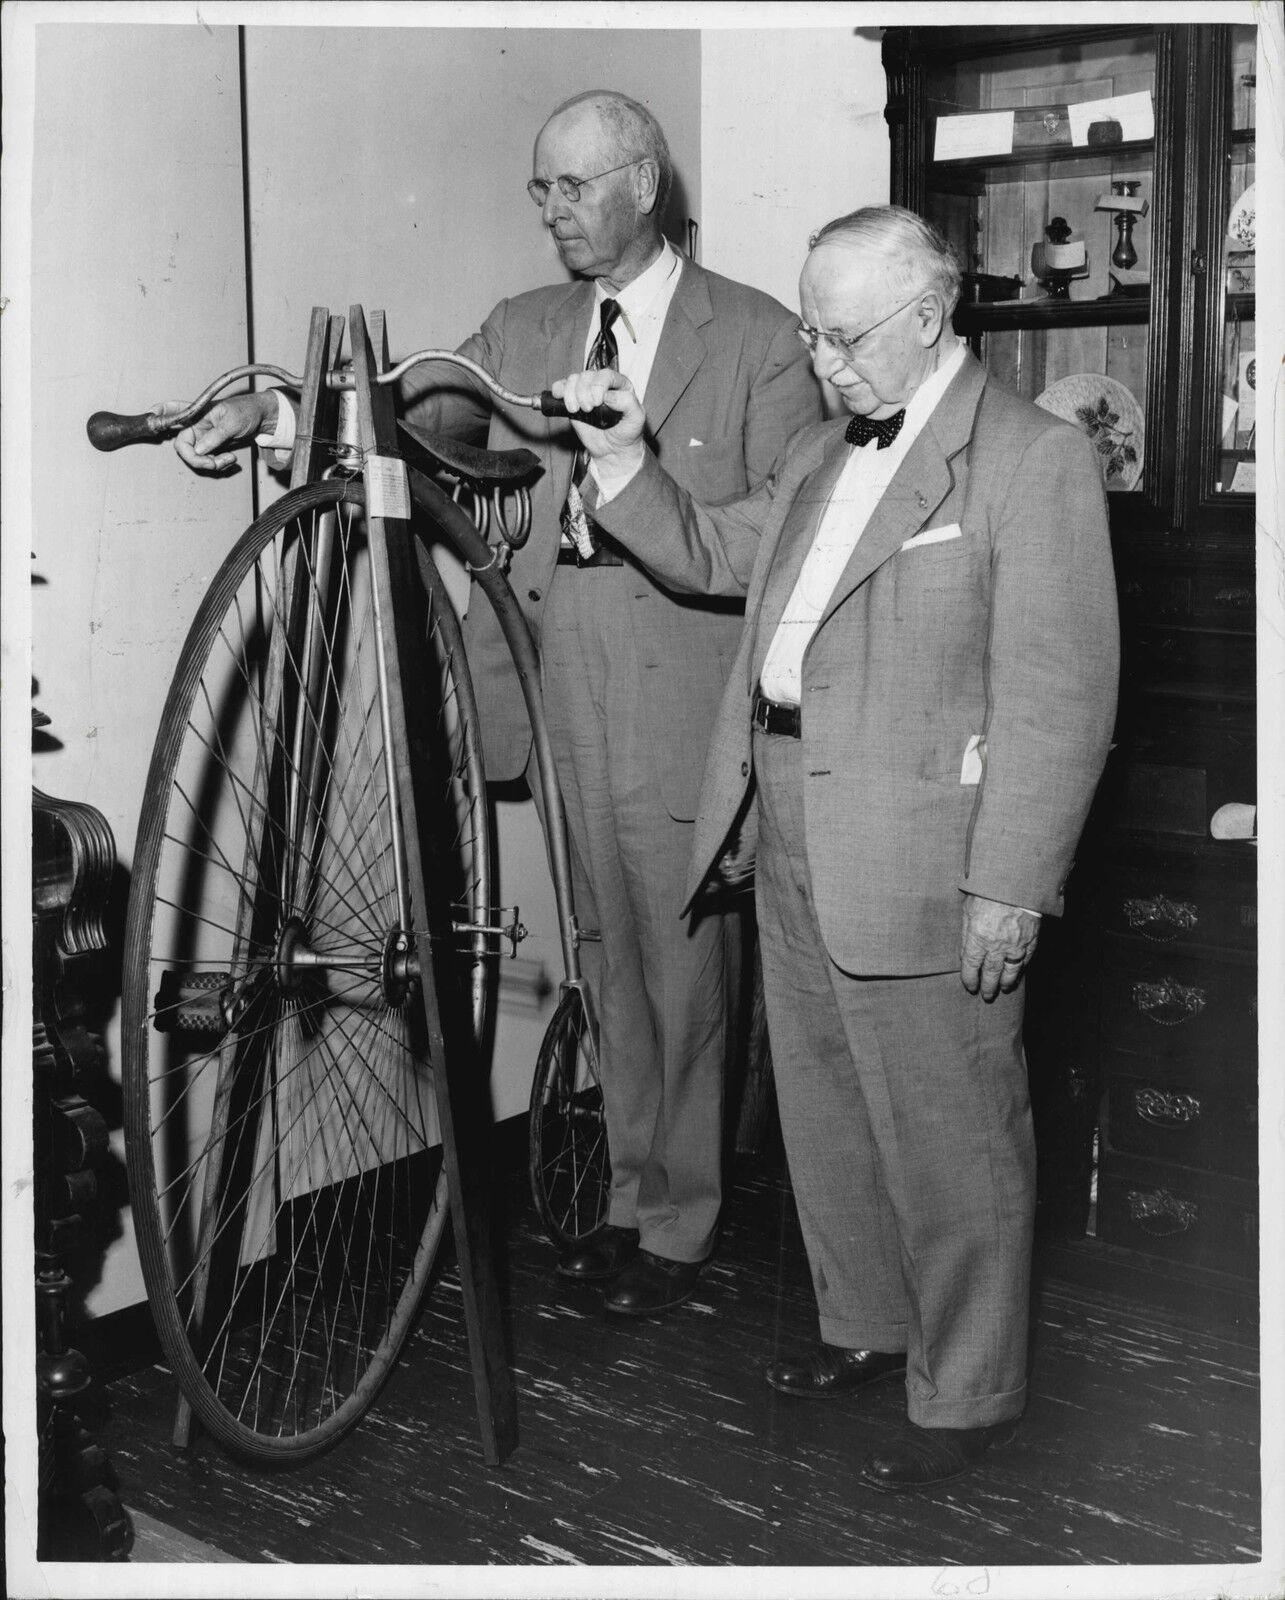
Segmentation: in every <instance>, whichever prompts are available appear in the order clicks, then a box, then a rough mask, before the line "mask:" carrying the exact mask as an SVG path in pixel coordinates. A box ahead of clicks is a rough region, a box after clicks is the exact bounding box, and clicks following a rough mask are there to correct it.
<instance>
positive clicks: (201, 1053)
mask: <svg viewBox="0 0 1285 1600" xmlns="http://www.w3.org/2000/svg"><path fill="white" fill-rule="evenodd" d="M342 334H343V319H342V318H338V317H336V318H331V317H330V316H329V315H328V313H327V312H326V311H324V310H321V309H318V310H316V311H314V313H313V317H312V324H311V328H310V334H309V344H308V356H307V364H306V368H305V372H304V374H303V376H302V378H297V377H294V376H293V375H292V374H290V373H288V372H286V371H283V370H282V369H281V368H279V367H273V366H268V365H252V366H243V367H239V368H236V369H234V370H233V371H231V372H228V373H225V374H224V375H223V376H222V377H220V378H218V379H216V380H215V382H214V383H212V384H211V385H210V386H209V387H208V388H207V389H206V390H205V391H204V393H203V394H201V395H200V396H199V397H198V398H197V399H196V400H195V401H193V402H192V404H191V405H190V406H188V407H186V408H185V409H184V410H183V412H182V413H180V414H177V415H171V416H168V417H166V418H162V417H160V416H159V415H157V414H154V413H151V414H145V415H142V416H137V417H119V416H115V415H113V414H110V413H104V412H100V413H98V414H96V415H95V416H94V417H93V418H91V419H90V422H89V435H90V439H91V441H92V442H93V443H94V444H95V445H96V446H97V447H98V448H100V449H115V448H117V447H119V446H120V445H123V444H128V443H132V442H135V441H138V440H142V439H153V440H154V439H156V438H158V437H161V436H163V435H168V434H170V433H173V432H175V431H177V430H178V429H179V428H180V427H183V426H186V425H187V423H189V422H190V421H192V420H193V419H194V418H195V417H197V416H199V415H200V414H201V412H202V411H203V410H204V409H205V408H206V407H207V406H208V405H209V404H210V403H211V401H212V400H213V399H214V397H215V396H216V395H217V394H219V393H220V392H222V390H224V389H225V388H227V387H228V386H229V385H231V384H233V383H235V382H237V381H239V380H242V379H244V378H247V377H250V376H252V375H261V376H266V377H269V378H272V379H275V380H276V381H277V382H278V383H280V384H282V385H283V386H284V387H287V388H293V389H295V390H296V391H297V392H298V393H299V396H300V410H299V437H298V442H297V443H296V447H295V454H294V459H293V465H292V476H291V489H290V491H289V492H288V493H287V494H285V495H284V496H283V497H282V498H281V499H280V500H278V501H277V502H276V503H275V504H274V505H272V506H271V507H270V508H269V509H268V510H267V511H266V512H264V514H263V515H262V516H260V517H259V518H258V519H257V520H256V521H255V522H254V523H253V525H252V526H251V527H250V528H248V529H247V530H246V532H245V533H244V534H243V535H242V537H241V538H240V540H239V541H238V542H237V544H236V545H235V547H234V548H233V549H232V551H231V553H230V554H229V555H228V557H227V558H226V560H225V561H224V563H223V565H222V567H221V568H220V569H219V571H218V573H217V575H216V576H215V578H214V580H213V582H212V583H211V585H210V587H209V589H208V591H207V593H206V595H205V598H204V600H203V602H202V604H201V606H200V609H199V611H198V612H197V615H196V618H195V620H194V622H193V624H192V627H191V630H190V632H189V634H188V637H187V640H186V642H185V644H184V646H183V650H182V653H181V656H180V659H179V662H178V666H177V669H176V671H175V674H174V679H173V682H172V684H171V687H170V691H169V695H168V698H167V700H166V702H165V709H164V712H163V715H162V719H161V725H160V729H159V732H158V735H157V739H156V745H155V749H154V752H153V756H152V761H151V766H150V768H149V771H148V776H147V785H146V791H145V802H144V806H143V812H142V817H141V820H140V824H139V830H138V838H137V844H136V848H135V853H134V861H133V874H132V885H131V892H130V902H129V914H128V921H127V928H126V949H125V959H124V972H123V991H122V1069H123V1083H124V1099H125V1118H126V1140H127V1159H128V1169H129V1178H130V1190H131V1199H132V1205H133V1215H134V1224H135V1229H136V1233H137V1238H138V1244H139V1251H140V1256H141V1260H142V1267H143V1274H144V1279H145V1282H146V1286H147V1292H148V1297H149V1301H150V1304H151V1308H152V1312H153V1316H154V1318H155V1321H156V1324H157V1329H158V1332H159V1335H160V1338H161V1341H162V1344H163V1346H164V1349H165V1352H166V1355H167V1357H168V1358H169V1361H170V1363H171V1364H172V1367H173V1370H174V1373H175V1375H176V1377H177V1379H178V1382H179V1385H180V1388H181V1391H182V1400H181V1401H180V1408H179V1416H178V1419H177V1422H176V1429H175V1437H176V1439H177V1440H178V1441H179V1442H185V1440H186V1439H187V1437H188V1435H189V1432H190V1426H191V1417H192V1414H193V1413H195V1415H196V1417H198V1418H199V1419H200V1421H201V1422H203V1423H204V1424H205V1426H206V1427H207V1428H208V1429H209V1431H210V1432H211V1433H212V1434H213V1435H214V1436H215V1437H216V1438H217V1439H218V1440H219V1441H220V1442H221V1443H222V1444H224V1445H225V1446H227V1447H229V1448H231V1449H233V1450H236V1451H238V1452H240V1453H242V1454H244V1455H245V1456H247V1457H250V1458H252V1459H256V1460H260V1461H281V1460H301V1459H305V1458H307V1457H308V1456H311V1455H313V1454H315V1453H317V1452H318V1451H320V1450H322V1449H325V1448H326V1447H327V1446H329V1445H330V1444H332V1443H333V1442H334V1441H335V1440H336V1439H338V1438H339V1437H341V1436H342V1435H343V1434H344V1433H345V1432H346V1431H347V1430H348V1429H349V1428H350V1427H351V1426H352V1425H353V1424H354V1423H355V1422H356V1421H357V1419H358V1418H359V1417H360V1416H361V1415H362V1413H363V1412H364V1411H365V1409H366V1408H367V1407H368V1406H369V1404H370V1403H371V1401H372V1399H373V1398H374V1396H375V1394H376V1392H377V1391H378V1389H379V1387H380V1385H381V1383H382V1382H383V1380H384V1379H385V1377H386V1376H387V1374H388V1371H389V1368H390V1366H391V1364H392V1362H393V1361H394V1359H395V1358H396V1356H397V1353H398V1351H399V1349H400V1347H401V1345H402V1343H403V1341H404V1340H405V1338H406V1335H407V1332H408V1330H409V1327H410V1324H411V1321H412V1318H413V1316H414V1314H415V1311H416V1308H417V1306H418V1305H419V1303H420V1300H421V1298H422V1296H423V1294H424V1292H425V1289H426V1288H427V1286H428V1285H429V1282H430V1277H431V1274H432V1268H433V1262H434V1258H435V1256H436V1254H437V1250H438V1246H439V1244H440V1243H441V1240H442V1237H443V1233H444V1229H445V1223H446V1218H447V1215H448V1212H453V1214H454V1233H455V1241H456V1248H457V1255H458V1259H459V1267H460V1281H461V1284H462V1286H463V1290H464V1302H465V1313H466V1318H467V1321H468V1327H469V1335H470V1350H471V1355H472V1364H473V1373H474V1380H475V1387H476V1391H477V1399H478V1409H479V1417H480V1420H481V1426H482V1441H483V1450H484V1453H485V1455H486V1457H487V1459H488V1460H491V1461H495V1460H499V1459H500V1458H501V1457H502V1456H503V1454H504V1453H506V1451H507V1450H508V1449H509V1448H510V1447H511V1446H512V1444H513V1442H514V1438H515V1423H514V1407H513V1389H512V1380H511V1377H510V1375H509V1373H508V1369H507V1367H506V1365H505V1361H504V1355H503V1346H502V1341H501V1338H500V1332H499V1321H498V1313H497V1310H496V1305H495V1291H494V1284H493V1279H492V1275H491V1271H490V1265H489V1257H488V1254H487V1249H486V1240H485V1229H484V1228H483V1227H482V1226H481V1220H480V1219H481V1212H480V1208H479V1205H478V1196H477V1194H476V1192H475V1185H476V1181H477V1180H476V1171H477V1166H478V1163H477V1161H476V1160H473V1161H470V1159H469V1152H470V1149H471V1148H476V1144H475V1140H476V1137H477V1136H478V1135H479V1131H480V1136H481V1137H484V1136H485V1133H484V1130H485V1125H486V1121H487V1118H488V1116H489V1107H487V1106H483V1105H482V1104H480V1102H482V1101H484V1100H485V1097H486V1093H487V1090H486V1084H485V1078H484V1073H483V1072H482V1071H481V1069H480V1066H479V1061H478V1049H477V1045H478V1041H479V1039H480V1038H481V1035H482V1032H483V1029H484V1026H485V1020H486V1016H487V1009H488V1005H489V1003H490V997H491V989H492V986H493V984H494V981H495V957H496V955H497V954H498V952H499V948H500V946H501V944H502V943H504V942H505V941H507V942H508V943H509V944H510V945H511V946H514V947H515V946H516V942H517V940H518V938H520V937H521V933H522V930H521V928H520V926H519V924H518V921H517V914H516V909H514V911H513V912H512V914H511V918H510V920H509V921H507V922H505V921H504V920H503V915H507V914H503V915H502V914H501V913H500V912H499V911H498V910H497V908H496V907H495V905H494V903H493V897H492V889H491V858H490V844H489V831H488V824H487V813H486V800H485V774H484V772H483V766H482V753H481V744H480V736H479V729H478V725H477V724H478V713H477V705H476V701H475V699H474V695H473V688H472V684H471V681H470V678H469V671H468V663H467V661H466V659H465V654H464V647H463V642H462V637H461V632H460V627H459V623H458V620H457V616H456V612H455V610H454V607H453V605H452V603H451V600H450V597H449V594H448V592H447V587H446V584H445V582H444V580H443V578H442V575H441V572H440V571H439V569H438V566H437V563H436V562H435V560H434V558H433V547H434V542H436V541H440V542H442V543H444V544H445V545H446V546H447V547H448V548H449V549H451V550H453V551H454V552H455V553H456V554H457V555H458V556H459V557H460V558H461V559H462V560H463V561H464V562H465V563H466V565H467V566H468V568H469V569H470V571H471V572H472V574H473V576H474V578H475V580H476V584H477V587H478V588H480V589H481V590H482V592H483V593H484V594H485V595H486V597H487V600H488V601H489V602H490V603H491V604H492V605H493V606H494V607H495V610H496V613H497V616H498V618H499V621H500V623H501V626H502V628H503V630H504V633H505V636H506V638H507V640H508V642H509V646H510V649H511V651H512V653H513V657H514V661H515V664H516V666H517V669H518V675H519V679H520V681H521V683H522V688H523V693H524V694H525V696H526V701H527V706H528V710H529V713H530V718H531V724H532V728H533V731H534V735H535V750H536V756H537V766H538V773H539V779H540V782H541V785H542V788H543V794H544V802H545V803H544V813H545V831H546V844H547V849H548V856H549V864H550V868H551V871H552V875H553V880H554V885H555V889H556V893H557V904H558V916H559V925H560V935H561V945H562V956H563V963H564V968H565V974H564V979H563V983H562V992H561V996H560V999H559V1002H558V1005H557V1009H556V1011H555V1014H554V1017H553V1020H552V1022H551V1024H550V1026H549V1029H548V1032H547V1034H546V1036H545V1039H544V1042H543V1045H542V1047H541V1050H540V1054H539V1060H538V1063H537V1069H536V1073H535V1079H534V1083H533V1087H532V1096H531V1122H530V1165H531V1176H532V1187H533V1191H534V1194H535V1198H536V1203H537V1206H538V1208H539V1211H540V1215H541V1218H542V1220H543V1223H544V1225H545V1227H546V1229H547V1230H548V1232H549V1234H550V1236H551V1237H552V1238H553V1239H554V1241H555V1242H556V1243H559V1244H568V1243H571V1242H574V1241H577V1240H580V1239H583V1238H585V1237H587V1236H588V1235H590V1234H592V1233H593V1232H594V1231H596V1229H597V1228H598V1227H600V1226H601V1225H602V1223H603V1222H604V1221H605V1215H606V1201H607V1189H608V1184H609V1176H610V1166H609V1161H608V1156H607V1145H606V1134H605V1128H604V1123H603V1112H602V1092H601V1087H600V1084H599V1078H598V1061H597V1046H596V1031H595V1027H594V1022H593V1012H592V1007H591V1004H590V1001H589V997H588V994H587V991H586V988H585V985H584V982H583V980H582V978H581V974H580V965H579V957H578V943H579V930H578V928H577V925H576V919H575V914H574V908H573V906H572V899H571V880H570V871H569V865H568V854H567V838H566V825H565V816H564V813H563V809H562V803H561V797H560V795H559V792H558V786H557V781H556V778H555V775H554V770H553V764H552V759H551V755H550V750H549V742H548V735H547V732H546V730H545V724H544V717H543V713H542V709H541V702H540V690H539V669H538V664H537V661H536V657H535V651H534V647H533V645H532V641H531V637H530V633H529V631H528V629H527V626H526V623H525V621H524V619H523V617H522V614H521V612H520V610H519V608H518V605H517V602H516V600H515V599H514V596H513V593H512V590H511V589H510V587H509V585H508V582H507V580H506V578H505V576H504V560H503V553H504V549H505V544H506V542H507V543H514V544H516V543H520V542H521V540H522V539H523V538H524V537H525V536H526V532H527V530H528V528H529V518H530V511H529V501H528V498H527V494H526V489H525V487H524V480H525V479H527V478H528V477H529V475H530V472H531V470H532V468H533V467H535V466H536V465H537V458H536V457H535V456H534V455H532V454H530V453H529V452H526V451H517V452H512V453H509V454H505V455H496V454H493V453H489V452H485V451H480V450H475V449H471V448H469V447H467V446H462V445H459V444H454V443H451V442H450V441H447V440H442V439H426V438H423V437H422V436H420V438H419V446H418V450H417V453H416V454H415V460H416V462H417V464H411V462H410V461H409V460H408V459H407V458H408V456H410V455H411V454H412V451H411V448H410V447H409V446H408V445H406V444H405V441H404V439H403V438H401V437H399V432H398V429H397V425H396V422H395V419H394V416H393V391H392V388H391V385H392V384H393V383H394V382H395V381H396V379H397V378H398V377H400V376H401V375H402V374H403V373H404V372H406V371H407V370H409V368H411V367H412V366H414V365H416V364H417V363H419V362H422V361H428V360H444V361H451V362H457V363H459V364H462V365H466V366H469V367H470V370H471V371H472V372H473V373H474V374H475V375H476V376H477V377H478V378H479V379H480V380H481V381H482V382H484V383H485V385H486V387H487V388H488V389H490V390H491V391H492V393H493V394H494V395H495V397H496V400H497V402H498V403H500V404H508V405H518V406H531V407H533V408H539V409H543V410H545V411H546V412H547V413H548V414H553V415H557V414H565V413H564V412H562V409H561V407H560V404H559V402H556V401H554V400H553V399H552V397H551V396H549V395H547V394H546V395H544V396H533V397H532V396H520V395H514V394H512V393H510V392H509V391H507V390H505V389H503V388H501V387H500V386H499V385H497V384H495V383H494V382H493V381H492V380H491V379H490V378H489V377H488V376H487V374H485V373H484V372H482V371H481V369H480V368H477V367H473V366H472V364H471V363H467V362H463V361H462V358H459V357H456V356H454V355H452V354H451V353H450V352H446V351H438V350H430V351H422V352H419V353H418V354H416V355H414V356H411V357H408V358H407V359H406V360H405V361H403V362H401V363H399V364H398V365H397V366H396V367H392V368H390V367H389V366H388V363H387V359H386V355H385V353H384V335H383V319H382V314H381V313H376V314H375V317H374V318H372V325H371V328H370V329H369V330H368V328H367V325H366V320H365V317H364V315H363V313H362V310H361V308H360V307H353V308H352V310H351V312H350V316H349V343H350V347H351V352H352V355H351V359H350V360H348V361H341V360H340V358H339V351H340V343H341V339H342ZM372 335H373V337H372ZM598 420H600V421H603V422H604V423H606V424H609V423H610V421H611V420H612V415H611V414H610V413H607V414H605V415H603V416H602V417H600V418H599V419H598ZM488 533H495V534H496V535H497V542H496V543H494V544H492V543H489V542H488V541H487V537H486V535H487V534H488ZM474 603H477V601H476V599H475V601H474Z"/></svg>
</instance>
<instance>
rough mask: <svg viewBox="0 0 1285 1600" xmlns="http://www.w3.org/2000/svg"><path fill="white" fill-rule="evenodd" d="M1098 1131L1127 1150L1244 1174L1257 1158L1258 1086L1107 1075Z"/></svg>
mask: <svg viewBox="0 0 1285 1600" xmlns="http://www.w3.org/2000/svg"><path fill="white" fill-rule="evenodd" d="M1103 1134H1104V1137H1105V1139H1106V1140H1107V1142H1108V1143H1109V1145H1110V1147H1111V1149H1112V1150H1117V1151H1121V1152H1123V1153H1124V1154H1126V1155H1136V1156H1149V1157H1152V1158H1154V1159H1156V1160H1160V1161H1172V1162H1177V1163H1178V1164H1179V1165H1181V1166H1186V1167H1199V1168H1202V1169H1204V1170H1206V1171H1210V1172H1225V1173H1228V1174H1230V1175H1232V1176H1235V1177H1244V1176H1245V1175H1246V1174H1248V1173H1252V1172H1253V1171H1254V1170H1255V1164H1256V1162H1257V1159H1258V1090H1257V1085H1256V1084H1255V1083H1254V1081H1253V1080H1252V1079H1246V1078H1236V1079H1232V1080H1231V1081H1229V1082H1224V1083H1209V1082H1197V1081H1194V1080H1192V1079H1184V1078H1182V1077H1171V1078H1168V1079H1156V1078H1141V1077H1130V1076H1127V1075H1125V1074H1119V1075H1112V1077H1111V1079H1110V1081H1109V1082H1108V1084H1107V1090H1106V1095H1105V1098H1104V1103H1103Z"/></svg>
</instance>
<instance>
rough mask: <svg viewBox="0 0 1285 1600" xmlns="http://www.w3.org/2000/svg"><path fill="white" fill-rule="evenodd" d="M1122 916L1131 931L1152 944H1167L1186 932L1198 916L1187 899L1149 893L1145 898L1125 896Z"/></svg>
mask: <svg viewBox="0 0 1285 1600" xmlns="http://www.w3.org/2000/svg"><path fill="white" fill-rule="evenodd" d="M1124 920H1125V921H1126V922H1127V923H1128V924H1129V926H1130V927H1131V928H1132V929H1134V930H1135V932H1138V933H1141V934H1142V935H1143V937H1144V938H1147V939H1150V940H1152V941H1153V942H1154V943H1156V944H1169V943H1170V942H1171V941H1172V940H1174V939H1176V938H1178V937H1179V935H1181V934H1184V933H1190V932H1191V930H1192V929H1193V928H1194V927H1195V926H1196V923H1197V922H1198V921H1199V918H1198V916H1197V913H1196V908H1195V906H1193V905H1192V904H1191V902H1190V901H1189V900H1170V899H1169V898H1168V896H1167V895H1163V894H1156V895H1152V897H1151V898H1150V899H1149V900H1126V901H1125V902H1124Z"/></svg>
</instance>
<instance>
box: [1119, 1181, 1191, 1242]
mask: <svg viewBox="0 0 1285 1600" xmlns="http://www.w3.org/2000/svg"><path fill="white" fill-rule="evenodd" d="M1129 1215H1130V1217H1131V1218H1132V1219H1133V1221H1134V1222H1136V1223H1137V1224H1138V1226H1139V1227H1140V1228H1141V1229H1142V1230H1143V1232H1144V1233H1150V1234H1154V1235H1155V1236H1156V1237H1157V1238H1166V1237H1168V1236H1169V1235H1170V1234H1174V1233H1186V1232H1187V1230H1188V1228H1190V1227H1191V1226H1192V1224H1193V1223H1194V1222H1195V1221H1196V1218H1197V1215H1198V1213H1197V1211H1196V1206H1195V1202H1194V1201H1191V1200H1179V1199H1178V1197H1177V1195H1172V1194H1170V1193H1169V1191H1168V1189H1130V1190H1129Z"/></svg>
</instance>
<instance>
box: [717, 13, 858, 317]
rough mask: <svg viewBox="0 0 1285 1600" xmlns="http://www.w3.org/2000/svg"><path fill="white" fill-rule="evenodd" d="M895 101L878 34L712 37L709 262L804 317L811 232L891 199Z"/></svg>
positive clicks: (724, 32)
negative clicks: (888, 118)
mask: <svg viewBox="0 0 1285 1600" xmlns="http://www.w3.org/2000/svg"><path fill="white" fill-rule="evenodd" d="M885 98H886V86H885V83H884V76H883V67H882V65H881V63H880V56H879V43H878V40H877V39H876V38H874V37H872V36H871V35H870V32H869V30H866V31H865V32H863V33H862V34H858V33H857V32H856V31H855V30H854V29H853V28H851V27H842V28H756V29H731V28H729V29H722V28H717V29H706V30H705V32H704V33H703V34H702V36H701V195H702V210H701V238H700V259H701V263H702V265H704V266H707V267H710V268H712V269H713V270H714V271H715V272H722V273H725V274H726V275H727V276H728V277H731V278H740V279H742V280H743V281H744V282H746V283H752V284H754V285H755V286H756V287H757V288H760V289H765V290H767V292H768V293H769V294H774V295H775V296H776V297H777V299H778V300H780V301H781V302H782V304H784V305H786V306H788V307H789V308H790V309H791V310H792V311H793V310H797V308H798V304H799V297H798V284H799V269H800V267H801V266H802V265H803V256H804V253H805V251H806V249H807V239H808V235H809V234H810V233H811V232H812V231H813V230H814V229H815V228H818V227H820V225H821V224H822V223H823V222H828V221H829V220H830V218H831V217H836V216H839V215H841V214H842V213H843V212H845V211H853V210H855V209H856V208H857V207H858V206H862V205H882V204H885V203H886V202H887V199H888V150H889V144H888V130H887V125H886V124H885V122H884V120H883V106H884V100H885Z"/></svg>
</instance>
